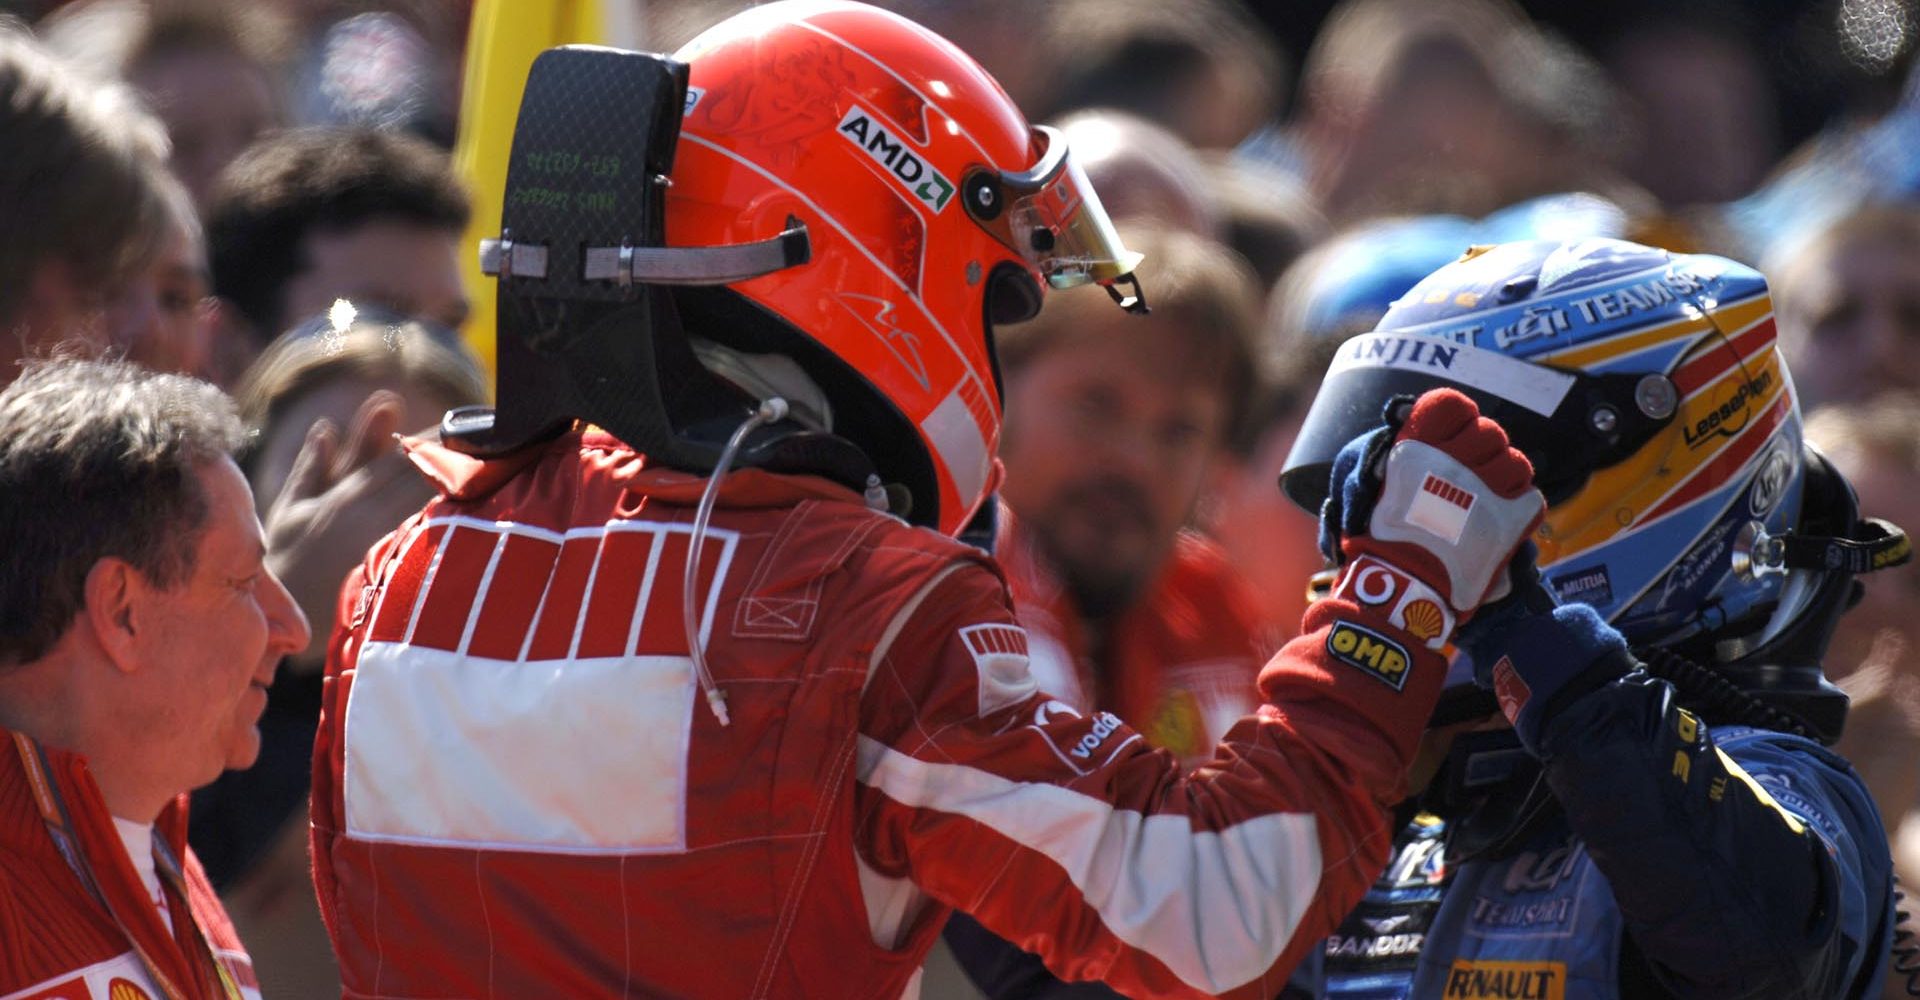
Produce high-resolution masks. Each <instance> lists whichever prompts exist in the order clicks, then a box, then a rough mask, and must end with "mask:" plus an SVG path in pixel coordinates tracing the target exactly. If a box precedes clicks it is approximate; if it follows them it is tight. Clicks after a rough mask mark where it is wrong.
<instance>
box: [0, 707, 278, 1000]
mask: <svg viewBox="0 0 1920 1000" xmlns="http://www.w3.org/2000/svg"><path fill="white" fill-rule="evenodd" d="M12 736H13V745H14V749H15V750H17V751H19V753H20V765H21V766H22V767H23V768H25V769H26V772H27V781H28V782H29V783H30V784H31V785H32V786H33V798H34V801H35V802H37V803H38V804H39V806H40V818H41V819H42V820H43V821H45V823H46V825H47V835H48V836H50V837H52V838H53V846H55V847H57V848H59V849H60V856H61V857H63V858H65V859H66V861H67V867H68V868H71V869H73V874H74V876H75V877H76V878H78V879H79V880H80V884H81V885H84V886H86V887H87V891H88V892H90V893H92V894H93V898H94V901H95V902H97V903H99V904H100V906H101V908H102V909H104V910H106V911H107V915H108V916H110V917H112V918H113V923H114V926H115V927H117V928H119V929H120V933H121V935H122V936H124V937H125V938H126V939H127V943H128V944H130V945H132V946H133V953H134V955H135V957H137V958H139V959H140V964H141V965H142V966H144V967H145V968H146V970H147V975H148V977H149V978H151V979H152V980H153V982H154V985H155V986H158V987H159V988H160V992H162V993H164V994H166V996H167V1000H190V998H191V994H189V993H187V992H186V991H185V990H182V989H181V988H180V987H179V986H178V985H176V984H175V983H174V981H173V979H172V978H171V977H169V976H168V975H167V974H166V973H165V972H163V971H161V969H160V965H159V963H157V962H155V961H154V960H153V956H151V955H149V954H147V950H146V949H145V948H143V947H141V945H140V941H139V939H138V938H136V937H134V936H133V934H132V932H130V931H128V930H127V925H126V922H125V921H123V920H121V919H120V914H119V912H118V911H116V910H115V909H114V907H113V904H112V903H111V902H109V901H108V900H107V896H106V893H104V892H102V891H101V890H100V883H99V881H98V880H97V879H96V878H94V875H93V866H92V865H91V864H89V863H88V861H87V857H86V855H85V854H83V853H81V851H80V846H79V844H78V843H77V842H76V840H75V839H74V833H73V819H72V817H71V816H70V815H69V814H68V813H67V803H66V800H65V799H64V798H62V797H61V795H60V786H59V785H58V784H56V783H55V782H54V781H53V779H52V777H51V770H52V769H51V768H50V767H49V766H48V765H47V759H46V752H45V751H44V750H42V749H41V748H40V744H38V743H36V742H35V741H34V740H33V739H32V738H31V737H28V736H25V735H22V734H20V733H13V734H12ZM153 847H154V861H155V868H156V870H158V871H159V872H160V873H161V874H162V875H164V876H165V877H166V879H167V884H168V885H170V886H172V887H173V891H174V893H175V895H177V896H178V897H179V898H180V904H181V906H182V907H183V909H184V911H185V912H183V913H181V914H180V916H179V919H184V920H185V921H186V922H187V926H188V927H190V928H191V929H192V931H193V937H194V940H195V941H197V942H198V943H199V945H200V950H201V951H202V952H203V953H204V954H205V955H206V956H207V961H208V962H210V963H211V964H212V966H213V972H214V976H215V978H216V979H218V980H219V982H220V986H221V988H222V991H223V992H224V993H225V994H226V996H227V1000H243V997H242V994H241V993H240V987H239V985H238V984H236V983H235V982H234V981H233V976H232V975H230V974H229V973H228V972H227V968H226V966H224V965H222V964H221V963H220V958H219V956H218V955H217V954H215V952H214V950H213V944H212V942H210V941H208V940H207V937H206V935H205V934H204V933H202V932H201V930H200V923H199V921H197V920H195V919H193V904H192V902H191V901H190V898H189V897H188V895H187V881H186V878H185V876H183V875H182V874H181V869H180V861H179V859H178V858H176V857H174V855H173V849H172V848H171V847H169V846H168V845H167V842H166V841H165V840H164V839H162V838H161V837H160V836H158V835H157V834H156V835H155V836H154V838H153Z"/></svg>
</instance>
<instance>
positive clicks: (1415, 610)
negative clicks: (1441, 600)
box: [1404, 601, 1446, 642]
mask: <svg viewBox="0 0 1920 1000" xmlns="http://www.w3.org/2000/svg"><path fill="white" fill-rule="evenodd" d="M1404 616H1405V617H1406V620H1407V625H1406V629H1407V631H1408V632H1411V633H1413V636H1414V637H1415V638H1417V639H1419V640H1420V641H1421V642H1427V641H1429V640H1431V639H1433V638H1434V637H1435V636H1437V635H1439V634H1440V630H1441V629H1443V628H1445V627H1446V618H1445V616H1443V615H1442V614H1441V613H1440V608H1439V606H1438V605H1436V604H1434V603H1433V602H1432V601H1414V602H1413V603H1411V604H1408V605H1407V609H1406V611H1405V612H1404Z"/></svg>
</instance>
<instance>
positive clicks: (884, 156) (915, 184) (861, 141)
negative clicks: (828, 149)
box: [839, 107, 953, 213]
mask: <svg viewBox="0 0 1920 1000" xmlns="http://www.w3.org/2000/svg"><path fill="white" fill-rule="evenodd" d="M839 131H840V135H841V137H842V138H844V139H846V140H847V141H848V142H851V143H853V144H854V145H856V146H859V147H860V148H861V149H862V150H865V151H866V154H867V155H868V156H869V157H871V158H872V159H873V161H874V162H875V163H878V164H880V165H881V166H883V167H885V168H887V173H889V174H891V175H892V176H893V179H894V180H895V181H897V182H899V184H900V185H901V186H902V187H904V188H906V189H907V192H908V193H910V194H912V195H913V196H914V197H915V198H917V199H919V200H920V202H921V204H924V205H926V206H927V207H928V208H931V209H933V210H934V211H935V212H936V213H937V212H939V211H940V210H941V209H943V208H946V207H947V202H949V201H951V200H953V182H952V181H949V180H947V179H946V178H945V177H942V176H940V171H938V170H935V169H933V167H931V166H929V165H928V164H927V161H925V160H922V159H921V158H920V157H919V156H917V155H915V154H914V152H913V150H912V149H910V148H908V146H907V143H906V141H905V140H903V139H900V138H899V137H897V136H895V135H894V134H893V133H891V132H889V131H887V128H886V126H884V125H882V124H880V123H879V122H877V121H875V120H874V119H873V116H872V115H869V114H867V113H866V112H865V111H862V110H860V109H859V108H858V107H853V108H848V109H847V113H846V116H845V117H843V118H841V119H840V130H839Z"/></svg>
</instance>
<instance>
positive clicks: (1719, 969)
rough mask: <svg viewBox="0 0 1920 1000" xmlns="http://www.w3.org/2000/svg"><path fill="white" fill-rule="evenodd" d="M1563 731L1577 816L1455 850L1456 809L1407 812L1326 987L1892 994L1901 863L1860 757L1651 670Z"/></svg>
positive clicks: (1565, 792)
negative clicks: (1486, 847)
mask: <svg viewBox="0 0 1920 1000" xmlns="http://www.w3.org/2000/svg"><path fill="white" fill-rule="evenodd" d="M1541 750H1542V757H1543V758H1544V764H1543V770H1544V775H1545V780H1546V782H1547V784H1548V786H1549V787H1550V789H1551V790H1552V793H1553V794H1552V798H1553V799H1554V800H1555V802H1556V803H1557V808H1558V815H1556V816H1553V817H1552V818H1550V819H1548V820H1546V821H1544V822H1538V823H1535V824H1532V827H1533V829H1532V831H1531V832H1530V833H1529V834H1528V835H1526V836H1525V837H1524V839H1523V840H1522V841H1521V842H1520V843H1519V844H1517V845H1514V846H1512V847H1510V848H1508V849H1506V850H1504V851H1502V852H1501V856H1499V857H1494V858H1480V859H1475V860H1472V861H1469V862H1466V863H1464V864H1458V865H1452V866H1450V865H1449V863H1448V860H1447V859H1446V857H1445V852H1444V849H1443V848H1442V847H1441V846H1440V837H1441V834H1442V830H1443V828H1444V824H1443V823H1442V822H1441V821H1440V820H1439V819H1437V818H1434V817H1422V818H1420V819H1417V820H1416V821H1415V822H1414V823H1413V824H1411V825H1409V826H1407V827H1406V828H1404V829H1403V831H1402V832H1401V834H1400V836H1399V838H1398V842H1397V843H1396V849H1395V851H1394V854H1393V861H1392V862H1390V863H1389V865H1388V867H1387V870H1386V873H1385V874H1384V875H1383V876H1382V878H1381V881H1380V882H1379V883H1377V884H1376V886H1375V887H1374V890H1373V891H1372V892H1371V893H1370V894H1369V895H1368V897H1367V901H1366V902H1364V903H1362V904H1361V906H1360V907H1359V908H1357V909H1356V910H1355V911H1354V914H1353V916H1352V917H1350V918H1349V919H1348V921H1347V922H1346V924H1345V925H1343V927H1342V928H1341V931H1340V933H1338V934H1336V935H1334V936H1333V937H1331V938H1329V939H1328V941H1327V946H1326V949H1325V958H1326V982H1325V985H1324V987H1323V991H1322V995H1324V996H1326V997H1329V998H1339V1000H1362V998H1364V1000H1385V998H1398V997H1422V998H1426V997H1441V998H1446V1000H1455V998H1462V1000H1464V998H1474V1000H1494V998H1498V1000H1521V998H1526V1000H1575V998H1580V1000H1586V998H1594V1000H1600V998H1608V1000H1611V998H1624V1000H1638V998H1642V997H1662V996H1675V997H1755V998H1761V997H1765V998H1770V1000H1771V998H1797V997H1805V998H1820V1000H1829V998H1836V997H1865V996H1870V995H1874V996H1877V995H1878V991H1879V989H1880V983H1881V980H1882V978H1883V976H1884V975H1885V970H1886V965H1887V961H1888V954H1889V947H1890V943H1891V938H1892V920H1893V913H1892V905H1893V901H1892V874H1891V870H1892V869H1891V862H1890V860H1889V857H1888V849H1887V844H1886V840H1885V838H1884V836H1883V834H1882V832H1881V830H1882V828H1881V826H1880V821H1879V817H1878V814H1877V812H1876V810H1875V808H1874V804H1873V801H1872V799H1871V798H1870V797H1869V796H1868V794H1867V790H1866V787H1865V786H1864V784H1863V783H1862V782H1861V780H1860V778H1859V776H1858V775H1856V774H1855V773H1854V771H1853V769H1852V768H1851V767H1850V766H1849V765H1848V764H1847V762H1846V761H1844V760H1842V759H1841V758H1839V757H1838V756H1836V755H1834V754H1833V753H1832V752H1831V751H1829V750H1827V749H1825V748H1824V747H1822V746H1820V745H1819V744H1818V743H1816V742H1814V741H1812V740H1809V739H1805V738H1802V737H1799V736H1794V735H1789V734H1786V733H1781V732H1776V731H1771V730H1764V729H1753V728H1749V727H1745V726H1722V727H1716V728H1711V729H1710V728H1709V727H1708V726H1707V725H1705V724H1703V723H1702V722H1701V721H1700V719H1699V717H1698V716H1696V715H1694V714H1693V713H1691V712H1688V711H1686V710H1685V709H1683V708H1681V707H1679V706H1678V705H1676V704H1675V703H1674V698H1673V689H1672V687H1671V686H1669V685H1668V684H1667V683H1666V682H1665V681H1661V680H1658V679H1656V678H1653V677H1651V676H1649V675H1647V674H1646V673H1645V672H1643V671H1634V672H1633V673H1630V674H1628V675H1627V676H1625V677H1622V678H1620V679H1618V680H1615V681H1613V682H1611V683H1609V684H1606V685H1605V686H1603V687H1601V688H1599V689H1597V690H1595V691H1592V692H1590V693H1588V694H1586V695H1584V696H1581V697H1579V698H1578V699H1577V700H1574V701H1572V702H1570V703H1568V704H1567V705H1565V706H1564V707H1563V708H1562V709H1561V710H1560V712H1559V713H1558V717H1557V718H1554V719H1553V720H1552V721H1551V723H1550V725H1549V727H1548V729H1547V731H1546V739H1545V741H1544V743H1543V745H1542V747H1541Z"/></svg>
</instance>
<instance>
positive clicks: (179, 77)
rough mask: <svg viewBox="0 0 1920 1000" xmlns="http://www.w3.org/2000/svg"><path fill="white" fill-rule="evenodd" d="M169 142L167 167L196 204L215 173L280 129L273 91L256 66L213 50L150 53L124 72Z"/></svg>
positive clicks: (203, 199) (202, 199)
mask: <svg viewBox="0 0 1920 1000" xmlns="http://www.w3.org/2000/svg"><path fill="white" fill-rule="evenodd" d="M127 79H128V82H130V83H132V84H133V85H134V86H136V87H139V88H140V89H141V91H143V92H144V93H145V94H146V95H147V97H148V99H149V101H151V103H152V104H153V107H154V110H155V111H156V112H158V114H159V116H160V118H161V120H162V121H163V122H165V123H166V126H167V133H168V135H170V136H171V137H172V139H173V155H172V159H171V160H170V161H169V162H168V166H169V168H171V169H172V171H173V174H174V176H176V177H178V178H180V182H181V183H183V184H185V185H186V186H187V190H188V191H189V192H191V193H192V195H193V201H194V204H196V205H204V204H206V203H207V194H208V192H209V191H210V190H211V189H212V187H213V182H214V179H215V178H216V177H218V176H219V175H220V171H221V170H223V169H225V168H226V165H227V164H228V163H231V162H233V159H234V157H236V156H239V155H240V151H241V150H243V149H246V148H247V146H248V145H250V144H252V142H253V140H254V139H255V138H257V137H258V136H259V135H260V134H261V133H263V132H266V131H268V130H269V129H271V128H273V127H274V126H276V125H278V124H279V121H280V115H279V109H278V106H277V105H276V103H275V101H274V94H273V87H272V83H271V81H270V80H268V78H267V76H266V74H265V72H264V71H263V70H262V69H261V67H260V66H259V65H258V64H256V63H254V62H252V61H250V60H248V59H246V58H245V57H244V56H242V55H240V54H239V53H236V52H232V51H228V50H223V49H213V48H200V49H179V50H170V51H163V52H155V53H153V54H152V55H151V56H149V57H148V58H147V59H146V60H145V61H143V62H142V63H140V64H139V65H136V66H133V67H131V68H130V69H129V71H128V73H127Z"/></svg>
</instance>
